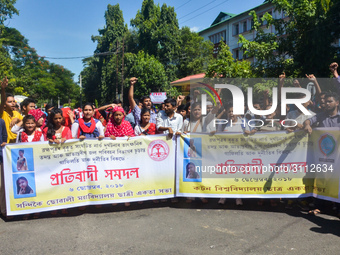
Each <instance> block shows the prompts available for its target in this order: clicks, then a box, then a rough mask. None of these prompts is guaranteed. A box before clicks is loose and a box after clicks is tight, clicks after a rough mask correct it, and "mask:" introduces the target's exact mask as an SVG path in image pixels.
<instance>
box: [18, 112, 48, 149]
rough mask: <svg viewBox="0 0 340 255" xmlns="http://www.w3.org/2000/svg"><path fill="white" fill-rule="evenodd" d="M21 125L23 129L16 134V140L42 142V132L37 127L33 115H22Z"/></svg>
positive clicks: (43, 139)
mask: <svg viewBox="0 0 340 255" xmlns="http://www.w3.org/2000/svg"><path fill="white" fill-rule="evenodd" d="M22 121H23V125H24V129H23V131H21V133H19V135H18V136H17V142H19V143H20V142H21V143H27V142H43V141H45V138H44V135H43V133H42V132H41V131H40V130H39V129H37V124H36V121H35V118H34V117H33V115H27V116H25V117H24V119H23V120H22Z"/></svg>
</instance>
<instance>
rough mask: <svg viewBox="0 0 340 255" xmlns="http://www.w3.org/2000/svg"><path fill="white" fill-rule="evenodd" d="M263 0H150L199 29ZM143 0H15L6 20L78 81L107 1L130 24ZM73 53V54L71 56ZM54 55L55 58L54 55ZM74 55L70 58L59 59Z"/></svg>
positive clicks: (186, 24) (33, 45)
mask: <svg viewBox="0 0 340 255" xmlns="http://www.w3.org/2000/svg"><path fill="white" fill-rule="evenodd" d="M263 1H264V0H163V1H158V0H154V2H155V3H156V4H160V6H162V5H163V4H164V3H165V4H167V5H168V6H174V7H175V12H176V13H177V18H178V21H179V26H180V27H183V26H188V27H190V28H191V29H192V31H195V32H199V31H201V30H203V29H205V28H207V27H209V26H210V25H211V23H212V22H213V21H214V19H215V18H216V17H217V16H218V14H219V13H220V12H221V11H223V12H228V13H234V14H238V13H241V12H244V11H247V10H249V9H251V8H253V7H255V6H258V5H260V4H262V3H263ZM142 2H143V0H125V1H120V0H119V1H108V0H17V2H16V4H15V8H17V9H18V10H19V15H15V16H13V18H12V19H10V20H7V21H6V23H5V25H7V26H9V27H14V28H16V29H17V30H19V31H20V33H21V34H22V35H23V36H25V38H26V39H28V40H29V45H30V46H31V47H32V48H35V49H36V50H37V53H38V55H40V56H45V57H46V59H47V60H49V61H50V62H54V63H56V64H60V65H62V66H64V67H65V68H67V69H69V70H71V71H72V72H73V73H74V74H75V76H74V80H75V81H76V82H78V77H79V74H80V72H81V71H82V70H83V63H82V57H88V56H91V55H92V54H93V52H94V50H95V48H96V43H94V42H92V40H91V36H92V35H98V29H101V28H103V27H104V25H105V19H104V14H105V11H106V9H107V6H108V4H111V5H115V4H117V3H118V4H119V6H120V9H121V10H122V11H123V16H124V21H125V23H126V24H128V26H129V27H130V20H131V19H133V18H134V17H135V16H136V14H137V12H138V10H140V9H141V7H142ZM75 57H76V58H75ZM55 58H56V59H55ZM63 58H74V59H63Z"/></svg>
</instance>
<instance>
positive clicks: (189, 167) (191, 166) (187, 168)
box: [183, 159, 202, 182]
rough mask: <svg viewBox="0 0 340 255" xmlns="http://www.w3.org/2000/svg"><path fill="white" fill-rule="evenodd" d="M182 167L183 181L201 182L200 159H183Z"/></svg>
mask: <svg viewBox="0 0 340 255" xmlns="http://www.w3.org/2000/svg"><path fill="white" fill-rule="evenodd" d="M183 168H184V169H183V181H184V182H202V173H201V168H202V161H201V160H192V159H184V160H183Z"/></svg>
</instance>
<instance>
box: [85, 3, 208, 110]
mask: <svg viewBox="0 0 340 255" xmlns="http://www.w3.org/2000/svg"><path fill="white" fill-rule="evenodd" d="M105 22H106V25H105V27H104V29H99V35H98V36H92V40H93V41H94V42H96V43H97V48H96V51H95V56H94V57H91V58H88V59H85V60H84V65H85V68H84V70H83V71H82V75H83V77H84V80H83V81H84V91H85V93H86V97H87V99H88V100H90V101H94V99H96V98H97V99H99V102H100V104H104V103H109V102H110V101H112V99H114V98H117V96H118V94H124V96H123V99H124V98H125V99H126V92H127V91H126V89H127V86H128V83H127V82H126V80H127V79H128V78H129V77H131V76H137V77H138V79H139V80H138V82H139V84H140V85H141V87H140V88H139V89H137V90H136V92H135V94H136V96H141V95H142V93H145V94H148V93H149V92H152V91H160V90H162V91H166V92H168V94H169V95H172V96H176V95H177V94H178V91H177V90H176V89H175V88H171V87H170V82H171V81H174V80H176V79H177V78H183V77H185V76H188V75H192V74H196V73H201V72H203V71H204V70H205V67H206V65H207V63H208V62H209V61H210V59H211V58H212V51H213V47H212V45H211V43H209V42H204V39H203V38H202V37H200V36H199V35H198V34H197V33H194V32H191V31H190V29H189V28H186V27H184V28H182V29H180V28H179V26H178V20H177V16H176V13H175V10H174V7H171V6H167V5H166V4H163V5H162V6H161V7H160V6H159V5H155V3H154V1H153V0H144V1H143V3H142V7H141V9H140V10H138V11H137V14H136V16H135V18H134V19H132V20H131V26H132V29H131V30H127V26H126V25H125V24H124V20H123V15H122V12H121V10H120V9H119V5H118V4H117V5H114V6H111V5H109V6H108V10H107V11H106V12H105ZM123 51H124V57H123ZM145 94H143V95H145Z"/></svg>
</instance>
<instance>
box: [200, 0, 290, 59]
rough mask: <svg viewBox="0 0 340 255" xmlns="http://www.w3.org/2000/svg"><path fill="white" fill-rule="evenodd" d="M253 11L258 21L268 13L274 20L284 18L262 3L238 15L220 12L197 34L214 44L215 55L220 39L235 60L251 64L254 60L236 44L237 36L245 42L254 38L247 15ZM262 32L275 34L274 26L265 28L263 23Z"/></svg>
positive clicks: (268, 4) (251, 22)
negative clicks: (242, 60)
mask: <svg viewBox="0 0 340 255" xmlns="http://www.w3.org/2000/svg"><path fill="white" fill-rule="evenodd" d="M252 10H254V11H255V12H256V14H257V17H258V18H259V20H260V19H261V18H262V17H263V15H264V14H265V13H266V12H268V13H269V14H271V15H272V16H273V18H274V19H283V18H285V16H284V14H283V13H282V12H277V11H275V10H274V6H273V5H272V4H270V3H264V4H261V5H259V6H256V7H254V8H252V9H250V10H248V11H245V12H243V13H240V14H231V13H226V12H220V14H219V15H218V16H217V17H216V19H215V20H214V22H213V23H212V24H211V26H210V27H208V28H206V29H204V30H202V31H200V32H199V35H200V36H202V37H203V38H204V39H205V40H209V41H211V42H212V43H213V44H214V53H215V54H216V53H217V49H218V45H219V42H220V41H221V39H222V38H223V41H224V42H225V43H226V44H227V45H228V46H229V48H230V51H231V52H232V54H233V57H234V58H235V59H239V60H241V59H248V60H249V61H251V62H253V61H254V59H252V58H247V56H246V55H245V54H243V52H242V50H241V46H242V45H241V44H239V43H238V41H239V35H240V34H241V35H243V36H244V37H245V38H246V39H247V40H249V41H252V40H254V38H255V36H256V31H254V30H252V26H253V17H252V16H250V15H249V13H250V11H252ZM263 29H264V32H267V33H275V28H274V26H270V27H268V28H267V27H266V23H263Z"/></svg>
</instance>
